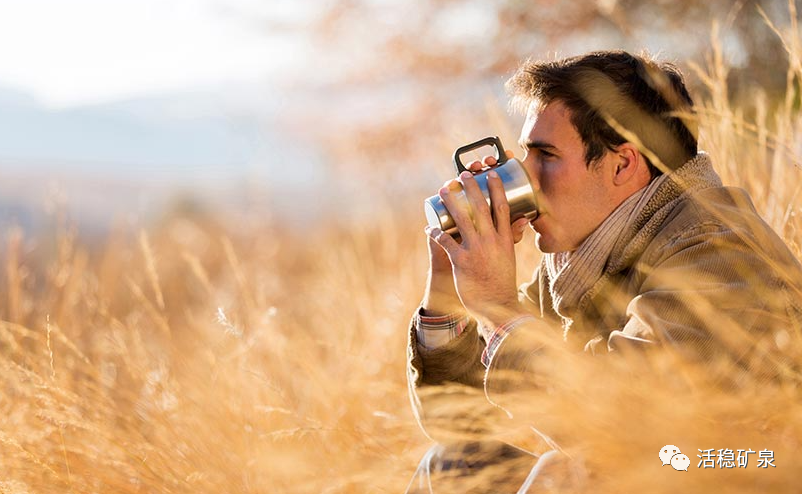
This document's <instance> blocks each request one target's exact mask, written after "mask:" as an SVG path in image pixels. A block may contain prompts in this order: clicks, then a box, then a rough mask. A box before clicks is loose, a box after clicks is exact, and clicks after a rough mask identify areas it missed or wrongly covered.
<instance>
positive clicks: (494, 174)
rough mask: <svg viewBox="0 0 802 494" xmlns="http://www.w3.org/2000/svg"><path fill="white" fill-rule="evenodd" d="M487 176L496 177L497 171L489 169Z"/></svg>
mask: <svg viewBox="0 0 802 494" xmlns="http://www.w3.org/2000/svg"><path fill="white" fill-rule="evenodd" d="M487 176H488V177H490V178H498V173H496V170H490V172H489V173H488V174H487Z"/></svg>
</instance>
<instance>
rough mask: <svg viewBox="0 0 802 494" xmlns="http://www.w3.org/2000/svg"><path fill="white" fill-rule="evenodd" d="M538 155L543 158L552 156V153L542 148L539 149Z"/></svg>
mask: <svg viewBox="0 0 802 494" xmlns="http://www.w3.org/2000/svg"><path fill="white" fill-rule="evenodd" d="M540 155H541V156H543V157H544V158H553V157H554V153H550V152H548V151H544V150H542V149H541V150H540Z"/></svg>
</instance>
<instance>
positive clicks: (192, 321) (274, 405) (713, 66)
mask: <svg viewBox="0 0 802 494" xmlns="http://www.w3.org/2000/svg"><path fill="white" fill-rule="evenodd" d="M798 3H799V2H796V1H795V0H791V1H790V2H789V1H786V0H760V1H758V0H743V1H732V0H725V1H714V2H701V1H691V0H668V1H664V0H651V1H638V0H596V1H580V0H528V1H527V0H500V1H494V2H490V1H484V2H482V1H474V0H416V1H408V0H407V1H402V0H293V1H290V0H270V1H262V2H258V1H256V0H173V1H170V2H164V1H157V0H113V1H110V0H72V1H70V2H62V1H57V0H26V1H25V2H20V1H14V0H0V372H2V374H3V376H4V383H3V385H2V386H0V493H15V494H16V493H30V492H36V493H40V492H54V493H55V492H58V493H63V492H115V493H163V492H193V493H199V492H209V493H219V492H230V493H254V492H259V493H261V492H264V493H275V492H293V493H295V492H297V493H310V494H311V493H315V494H318V493H340V492H342V493H346V492H348V493H350V492H356V493H365V492H369V493H386V492H403V491H404V489H405V487H406V485H407V482H408V481H409V479H410V477H411V475H412V473H413V471H414V469H415V466H416V465H417V462H418V461H419V459H420V457H421V455H422V454H423V453H424V452H425V451H426V450H427V449H428V448H429V447H430V446H431V444H432V443H431V441H430V439H429V438H428V437H426V436H425V435H424V434H423V432H422V431H421V430H420V428H419V427H418V425H417V422H416V420H415V417H413V415H412V411H411V407H410V405H409V402H408V399H409V398H408V395H407V387H406V378H405V370H404V369H405V363H406V339H407V329H408V327H407V323H408V321H409V317H410V315H411V313H412V311H413V310H414V309H415V307H416V306H417V304H418V303H419V300H420V297H421V294H422V289H423V286H424V281H425V275H426V268H427V254H426V248H425V241H424V237H423V232H422V229H423V226H424V215H423V210H422V209H423V208H422V203H423V200H424V198H425V197H427V196H429V195H431V194H433V193H434V192H435V191H436V190H437V188H438V187H439V186H440V185H441V184H442V182H443V181H445V180H446V179H449V178H451V177H452V176H453V173H454V172H453V169H452V165H451V154H452V152H453V150H454V149H455V148H457V147H458V146H460V145H463V144H466V143H468V142H472V141H474V140H477V139H478V138H481V137H484V136H487V135H499V136H500V137H501V138H502V141H503V142H504V143H505V144H506V147H507V148H508V149H513V150H516V151H517V149H516V148H517V145H516V144H515V143H516V140H517V136H518V131H519V127H520V125H521V123H522V117H521V116H519V115H515V114H513V113H510V112H509V111H508V107H507V98H506V95H505V93H504V88H503V86H504V82H505V81H506V79H507V78H508V77H509V76H510V75H511V74H512V73H513V71H514V70H515V68H516V67H517V66H518V64H519V63H520V62H521V61H522V60H524V59H526V58H529V57H532V58H537V59H544V58H556V57H563V56H570V55H574V54H579V53H582V52H585V51H589V50H596V49H618V48H621V49H626V50H630V51H633V52H642V51H648V52H650V53H652V54H655V55H657V56H658V58H660V59H663V60H671V61H674V62H676V63H677V64H678V65H679V66H680V68H681V69H682V70H683V71H684V73H685V74H686V76H687V82H688V84H689V86H690V88H691V92H692V94H693V95H694V97H695V99H696V102H697V104H698V108H697V110H698V114H699V121H700V128H701V146H702V148H703V149H705V150H707V151H709V152H710V154H711V157H712V159H713V162H714V164H715V166H716V168H717V170H718V171H719V173H720V174H721V175H722V178H723V180H724V181H725V183H726V184H730V185H736V186H739V187H743V188H745V189H747V190H748V191H749V192H750V193H751V194H752V197H753V198H754V200H755V204H756V207H757V208H758V210H759V211H760V213H761V214H762V215H763V216H764V217H765V218H766V220H767V221H768V222H769V223H770V224H771V225H772V227H774V228H775V230H777V232H778V233H779V234H780V235H781V236H782V237H783V239H784V240H785V241H786V242H787V243H788V244H789V245H790V246H791V249H792V250H793V252H794V253H795V254H796V255H797V256H799V255H800V246H802V194H800V189H801V188H802V168H800V163H802V139H799V136H800V135H802V133H800V132H802V112H801V111H800V101H802V99H801V98H800V89H801V88H802V84H800V81H802V36H801V33H800V30H799V27H798V23H797V20H798V15H797V8H798V6H799V5H798ZM517 152H518V153H520V152H519V151H517ZM475 157H476V158H479V157H480V156H479V155H478V154H477V155H475ZM516 249H517V253H518V270H519V281H521V282H523V281H525V280H526V279H527V278H528V277H529V276H530V275H531V273H532V269H533V267H534V265H535V263H536V262H537V259H538V256H539V254H538V252H537V251H536V249H535V248H534V247H533V242H532V236H531V232H528V233H527V237H525V239H524V241H522V242H521V243H520V244H518V245H517V247H516ZM766 296H772V294H766ZM711 317H712V316H711ZM796 363H797V364H799V365H802V364H800V363H799V362H798V361H797V362H796ZM575 370H577V372H576V373H575V374H576V376H577V380H581V379H580V378H581V376H585V375H588V373H585V374H583V373H582V372H579V371H581V370H582V369H575ZM565 373H566V375H573V374H572V370H571V369H565ZM591 377H592V376H591ZM594 384H595V381H594V382H590V383H582V384H581V385H580V388H579V389H577V390H574V391H575V393H574V394H573V395H574V396H586V394H585V393H586V392H587V391H588V390H589V389H593V390H595V391H596V395H597V396H596V397H597V398H599V399H598V400H597V401H595V402H594V406H596V409H595V410H596V412H594V414H593V417H591V418H592V419H593V420H591V419H589V417H588V416H587V415H583V414H582V413H583V409H577V408H576V407H571V408H564V409H560V408H559V402H556V404H552V406H553V408H552V410H557V412H556V413H553V414H551V415H550V416H551V417H560V418H562V419H563V420H562V421H561V423H562V424H563V426H564V428H567V430H566V431H565V438H564V439H565V440H566V442H565V445H566V448H569V449H570V451H571V452H572V453H573V454H575V455H576V456H577V457H578V458H581V457H583V455H584V458H586V459H587V460H588V463H589V464H591V463H592V465H590V466H591V467H593V468H595V472H596V473H597V474H598V472H602V475H599V476H597V479H599V478H602V479H604V480H605V482H603V483H602V484H600V485H599V488H598V489H597V490H595V492H610V493H620V492H641V491H646V492H653V493H673V492H677V491H680V492H710V491H716V490H727V489H728V488H729V489H730V490H734V491H737V492H754V493H765V492H792V491H793V490H794V489H796V488H797V484H798V479H797V478H796V472H798V471H799V460H798V454H797V451H798V450H799V448H802V413H800V409H799V407H800V403H802V396H800V392H799V390H798V389H795V388H794V389H792V388H789V389H784V390H774V389H773V388H765V389H763V388H761V389H756V390H751V391H752V393H751V394H748V395H742V396H733V395H728V394H721V395H717V394H715V393H713V394H712V395H710V394H708V395H704V396H700V395H699V394H698V393H697V394H695V395H693V399H692V400H691V399H689V400H688V401H687V402H683V403H681V404H682V405H684V407H683V408H682V409H681V410H680V412H681V413H680V412H677V411H676V408H677V407H676V406H675V405H676V404H677V396H683V397H685V396H688V394H679V393H680V392H678V391H677V390H676V389H668V390H667V391H666V392H665V393H662V394H661V393H660V392H659V391H660V390H655V389H646V390H644V389H640V388H637V387H635V388H632V389H619V390H617V391H619V392H620V393H616V390H615V389H608V388H604V389H600V388H598V387H596V386H594ZM683 389H684V388H683ZM696 391H698V390H696ZM602 392H603V393H602ZM685 392H687V393H689V394H690V391H688V390H687V389H684V391H682V393H685ZM599 393H602V394H604V396H602V397H599V396H598V394H599ZM480 398H481V399H482V401H483V400H484V395H481V396H480ZM552 398H553V397H552ZM539 399H542V400H545V401H538V402H537V403H538V404H540V405H543V406H544V407H546V408H545V409H548V408H547V406H548V399H549V397H540V398H539ZM533 403H534V402H533ZM449 405H450V404H449ZM454 405H458V403H455V404H454ZM621 410H627V411H628V413H626V414H624V415H626V417H622V414H621ZM631 410H636V415H637V420H630V419H629V416H630V415H631V414H630V413H629V411H631ZM669 412H671V414H675V415H671V419H672V420H668V419H666V414H667V413H669ZM572 424H577V427H573V425H572ZM610 431H615V432H616V434H617V435H616V437H615V438H613V440H611V432H610ZM669 436H670V437H669ZM664 444H675V445H677V446H678V447H680V448H681V449H682V451H683V452H685V453H686V454H688V456H689V457H691V459H692V461H695V458H694V455H695V453H693V449H695V448H711V447H715V448H724V447H730V448H733V449H735V448H747V447H751V448H752V449H754V450H758V449H759V448H760V449H763V448H768V449H773V450H775V453H776V456H775V457H776V459H777V462H776V463H777V465H778V467H777V468H776V469H772V470H770V471H768V472H765V473H764V472H757V473H756V472H755V471H752V470H749V471H743V472H739V473H737V474H733V475H729V476H727V475H726V474H727V472H692V474H689V475H681V474H677V475H673V476H672V475H668V476H666V475H664V473H665V471H664V470H663V471H660V470H658V468H659V464H658V463H657V454H656V452H657V451H658V448H660V447H662V446H663V445H664ZM686 450H687V451H686ZM622 465H626V466H627V467H628V469H627V470H625V471H623V473H622V474H619V473H618V472H622ZM692 466H693V465H692ZM608 472H616V474H615V475H606V474H607V473H608ZM591 473H593V471H591ZM693 474H705V475H693Z"/></svg>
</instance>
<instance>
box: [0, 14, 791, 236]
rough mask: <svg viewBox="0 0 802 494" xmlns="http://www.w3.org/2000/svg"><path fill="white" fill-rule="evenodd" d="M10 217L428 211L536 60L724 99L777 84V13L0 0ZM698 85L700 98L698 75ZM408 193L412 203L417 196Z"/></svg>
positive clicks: (32, 223)
mask: <svg viewBox="0 0 802 494" xmlns="http://www.w3.org/2000/svg"><path fill="white" fill-rule="evenodd" d="M0 9H2V16H0V45H1V46H3V47H4V48H3V50H2V55H1V56H0V170H2V171H0V173H1V174H2V175H1V176H0V198H1V199H0V221H2V224H4V225H9V224H17V225H20V226H22V227H23V228H24V229H25V230H35V229H37V228H42V227H44V226H46V225H48V224H49V223H48V221H47V214H48V212H51V213H52V212H53V211H55V210H57V209H58V210H61V211H64V212H67V213H68V214H69V216H70V218H71V220H72V221H74V222H75V223H76V224H78V225H80V227H81V231H83V232H85V233H87V234H89V233H98V232H102V231H103V230H104V228H105V227H107V226H108V224H110V222H112V221H113V220H114V219H118V220H122V221H128V222H141V221H147V220H149V219H151V220H152V219H153V218H154V217H157V216H158V215H160V214H162V213H164V212H165V211H166V210H168V209H170V208H175V207H188V206H189V207H204V208H209V209H213V210H216V211H221V210H225V211H226V212H227V213H232V214H239V213H242V212H245V211H249V212H252V213H254V214H258V215H259V216H262V217H271V218H274V219H277V220H282V221H284V220H286V221H288V222H290V223H296V222H299V223H305V222H308V221H314V219H315V218H319V217H320V216H321V214H323V213H325V212H331V211H335V210H336V211H337V212H338V214H339V215H350V214H359V211H361V210H364V207H365V204H366V203H367V204H369V203H370V202H372V201H375V200H376V197H382V196H383V195H385V194H398V197H402V198H410V202H406V201H405V202H403V203H402V204H403V205H404V207H407V206H410V207H411V205H412V204H416V206H415V207H417V203H418V202H420V201H419V199H420V195H421V193H425V194H427V195H428V193H430V192H431V191H432V190H434V189H435V188H436V187H437V186H439V184H440V183H441V182H442V180H444V179H445V178H447V177H448V176H449V175H450V172H451V168H450V163H449V161H450V160H449V157H450V152H451V151H452V150H453V149H454V148H456V147H457V146H459V145H461V144H463V143H465V142H468V141H472V140H475V139H477V138H479V137H482V136H484V135H491V134H500V135H502V137H503V138H505V141H506V142H507V143H508V144H507V147H509V148H514V147H515V145H514V139H515V138H516V132H517V126H518V125H519V122H520V117H518V116H515V115H509V114H508V113H507V111H506V98H505V96H504V91H503V82H504V80H505V79H506V78H507V77H508V76H509V75H510V74H511V73H512V71H513V70H514V69H515V67H516V66H517V64H518V63H519V61H521V60H522V59H525V58H527V57H536V58H545V57H555V56H569V55H573V54H577V53H581V52H584V51H588V50H592V49H600V48H623V49H628V50H632V51H636V52H639V51H642V50H647V51H649V52H651V53H654V54H657V55H659V56H660V57H661V58H664V59H669V60H676V61H677V62H679V63H680V64H681V65H683V66H684V67H685V68H687V67H688V63H689V62H696V63H700V64H701V63H703V61H704V57H705V56H709V55H710V52H709V47H710V45H711V42H712V39H711V29H712V28H713V23H716V24H717V25H718V26H719V31H718V32H717V34H716V38H717V40H718V41H720V42H721V43H722V45H723V48H724V53H725V56H726V62H727V64H728V65H729V67H730V75H729V79H728V81H729V83H730V87H729V88H728V89H729V90H730V91H731V92H732V94H733V96H738V95H740V96H742V97H743V95H748V94H749V92H750V91H754V90H755V88H761V90H762V91H767V92H769V93H777V92H779V91H782V90H784V88H785V82H786V76H785V71H783V70H778V67H781V66H783V64H784V57H785V51H784V49H783V48H782V45H781V41H780V39H779V38H778V37H777V36H776V35H775V34H774V33H772V30H771V28H770V27H769V26H768V25H767V23H766V22H765V20H764V18H763V15H764V14H763V13H765V16H766V17H768V18H769V19H772V21H773V22H775V23H777V25H778V26H779V27H780V28H785V27H786V26H787V24H788V22H789V19H788V5H787V3H786V2H785V1H784V0H775V1H755V0H745V1H737V2H736V1H732V2H730V1H725V2H695V1H672V2H662V1H656V2H637V1H627V0H624V1H617V0H599V1H595V2H585V1H581V2H580V1H571V0H558V1H554V0H548V1H537V0H533V1H518V0H515V1H503V2H478V1H456V0H422V1H416V2H412V3H411V2H403V1H397V0H365V1H360V0H348V1H322V0H321V1H314V0H306V1H302V2H297V1H283V0H275V1H271V2H257V1H253V0H177V1H173V2H168V3H165V2H157V1H155V0H152V1H151V0H142V1H133V0H130V1H127V0H117V1H115V2H104V1H100V0H78V1H75V2H70V3H69V4H65V3H64V2H58V1H55V0H31V1H27V2H14V1H2V2H0ZM690 82H691V84H692V85H695V86H697V87H696V89H698V86H699V84H698V79H695V78H692V79H691V81H690ZM413 197H414V201H413V200H412V199H411V198H413Z"/></svg>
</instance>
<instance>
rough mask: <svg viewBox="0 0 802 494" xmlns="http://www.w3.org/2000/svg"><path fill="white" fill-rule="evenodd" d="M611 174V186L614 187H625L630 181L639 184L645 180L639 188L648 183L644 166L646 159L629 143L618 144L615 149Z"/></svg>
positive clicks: (647, 171)
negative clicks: (613, 166)
mask: <svg viewBox="0 0 802 494" xmlns="http://www.w3.org/2000/svg"><path fill="white" fill-rule="evenodd" d="M613 172H614V174H613V184H614V185H616V186H621V185H626V184H628V183H629V182H631V181H632V180H636V181H639V182H641V181H643V180H644V179H645V182H644V183H643V184H642V185H641V186H643V185H646V184H647V183H649V178H650V176H649V167H648V166H646V159H645V158H644V157H643V155H642V154H641V153H640V151H639V150H638V148H637V146H635V145H634V144H632V143H630V142H625V143H623V144H620V145H618V147H617V148H616V149H615V168H614V170H613ZM639 188H640V187H639Z"/></svg>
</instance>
